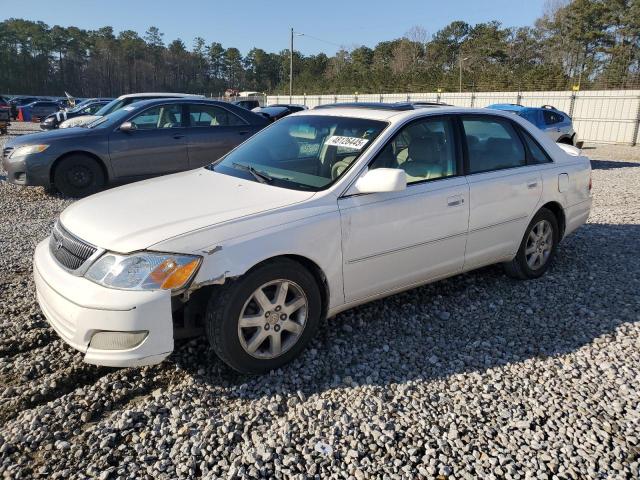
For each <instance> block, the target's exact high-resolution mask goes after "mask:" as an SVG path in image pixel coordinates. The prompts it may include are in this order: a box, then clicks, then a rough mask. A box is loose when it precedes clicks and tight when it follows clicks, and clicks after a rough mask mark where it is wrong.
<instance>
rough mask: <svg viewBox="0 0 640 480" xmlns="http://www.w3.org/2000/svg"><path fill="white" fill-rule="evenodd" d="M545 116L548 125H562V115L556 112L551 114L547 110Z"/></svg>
mask: <svg viewBox="0 0 640 480" xmlns="http://www.w3.org/2000/svg"><path fill="white" fill-rule="evenodd" d="M542 114H543V116H544V123H545V124H547V125H553V124H555V123H560V122H562V120H563V117H562V115H560V114H558V113H556V112H550V111H548V110H545V111H544V112H542Z"/></svg>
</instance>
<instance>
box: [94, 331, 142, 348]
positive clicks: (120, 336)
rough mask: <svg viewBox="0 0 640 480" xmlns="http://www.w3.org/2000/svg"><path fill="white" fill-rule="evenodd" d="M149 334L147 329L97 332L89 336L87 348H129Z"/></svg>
mask: <svg viewBox="0 0 640 480" xmlns="http://www.w3.org/2000/svg"><path fill="white" fill-rule="evenodd" d="M148 335H149V331H148V330H140V331H136V332H108V331H104V332H97V333H94V334H93V337H91V342H90V343H89V348H96V349H98V350H129V349H130V348H134V347H137V346H138V345H140V344H141V343H142V342H143V341H144V339H145V338H147V336H148Z"/></svg>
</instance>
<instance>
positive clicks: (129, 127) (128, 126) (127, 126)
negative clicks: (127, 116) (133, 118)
mask: <svg viewBox="0 0 640 480" xmlns="http://www.w3.org/2000/svg"><path fill="white" fill-rule="evenodd" d="M135 129H136V126H135V124H133V123H131V122H123V123H122V125H120V131H121V132H131V131H133V130H135Z"/></svg>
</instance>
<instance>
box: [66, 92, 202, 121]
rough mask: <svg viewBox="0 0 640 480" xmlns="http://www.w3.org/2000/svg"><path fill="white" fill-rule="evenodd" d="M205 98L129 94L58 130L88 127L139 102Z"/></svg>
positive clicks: (189, 95)
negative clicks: (101, 118) (158, 99)
mask: <svg viewBox="0 0 640 480" xmlns="http://www.w3.org/2000/svg"><path fill="white" fill-rule="evenodd" d="M192 97H193V98H204V95H194V94H191V93H162V92H159V93H158V92H155V93H154V92H144V93H129V94H127V95H120V96H119V97H118V98H116V99H114V100H111V101H110V102H109V103H107V104H106V105H105V106H104V107H102V108H101V109H100V110H98V111H97V112H96V113H95V114H93V115H80V116H78V117H73V118H69V119H67V120H64V121H63V122H61V123H60V125H58V128H72V127H82V126H84V125H88V124H90V123H91V122H93V121H94V120H97V119H98V118H100V117H104V116H105V115H109V114H110V113H112V112H115V111H116V110H120V109H121V108H123V107H126V106H127V105H129V104H131V103H134V102H139V101H140V100H153V99H156V98H192Z"/></svg>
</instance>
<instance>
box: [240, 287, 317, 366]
mask: <svg viewBox="0 0 640 480" xmlns="http://www.w3.org/2000/svg"><path fill="white" fill-rule="evenodd" d="M308 309H309V302H308V300H307V296H306V295H305V293H304V291H303V290H302V288H300V286H299V285H298V284H296V283H295V282H292V281H290V280H284V279H280V280H274V281H271V282H268V283H265V284H264V285H262V286H261V287H259V288H257V289H256V290H255V291H254V292H253V293H252V294H251V296H250V297H249V299H248V300H247V301H246V302H245V304H244V306H243V308H242V310H241V312H240V318H239V319H238V338H239V340H240V345H242V348H243V349H244V350H245V352H247V353H248V354H249V355H251V356H252V357H256V358H261V359H273V358H276V357H279V356H280V355H282V354H283V353H285V352H286V351H287V350H289V349H290V348H291V347H293V346H294V345H295V344H296V342H297V341H298V340H299V338H300V336H301V335H302V332H303V330H304V327H305V323H306V321H307V314H308Z"/></svg>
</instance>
